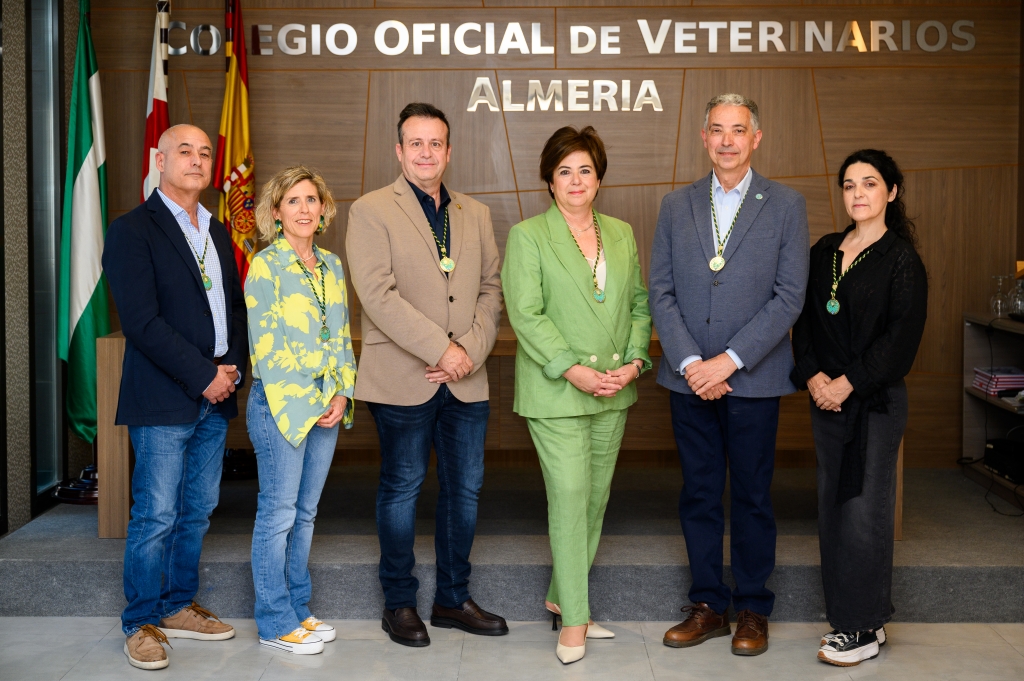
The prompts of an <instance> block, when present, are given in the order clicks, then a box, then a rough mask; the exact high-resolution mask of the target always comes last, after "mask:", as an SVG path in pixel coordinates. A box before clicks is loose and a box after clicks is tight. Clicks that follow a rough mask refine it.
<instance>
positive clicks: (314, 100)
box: [189, 71, 369, 200]
mask: <svg viewBox="0 0 1024 681" xmlns="http://www.w3.org/2000/svg"><path fill="white" fill-rule="evenodd" d="M368 77H369V74H368V73H367V72H365V71H355V72H337V71H335V72H327V73H325V72H317V71H290V72H284V73H282V72H274V73H268V72H259V71H254V72H250V74H249V112H250V113H249V122H250V126H251V139H252V147H253V155H254V156H255V159H256V179H257V183H258V184H260V185H262V183H263V182H265V181H266V179H267V178H269V177H271V176H273V174H274V173H276V172H278V171H280V170H283V169H284V168H286V167H288V166H292V165H296V164H299V163H302V164H305V165H310V166H313V167H315V168H318V169H319V170H320V172H321V173H322V174H323V176H324V180H326V181H327V184H328V186H329V187H330V188H331V192H332V193H333V194H334V196H335V198H337V199H339V200H347V199H357V198H359V196H360V195H361V191H360V188H361V185H362V172H361V167H362V163H363V139H364V136H365V125H366V86H367V78H368ZM223 80H224V77H223V75H221V76H220V81H221V85H220V92H221V93H223V89H224V85H223ZM191 82H192V79H191V78H190V79H189V83H190V84H191ZM217 114H218V121H219V120H220V107H219V105H218V111H217ZM218 125H219V123H218Z"/></svg>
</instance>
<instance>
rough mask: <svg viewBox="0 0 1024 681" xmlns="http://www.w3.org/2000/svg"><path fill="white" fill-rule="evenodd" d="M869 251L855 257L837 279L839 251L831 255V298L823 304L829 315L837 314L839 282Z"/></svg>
mask: <svg viewBox="0 0 1024 681" xmlns="http://www.w3.org/2000/svg"><path fill="white" fill-rule="evenodd" d="M870 252H871V249H870V248H869V249H867V250H865V251H864V252H863V253H861V254H860V255H858V256H857V259H856V260H854V261H853V262H851V263H850V266H849V267H847V268H846V269H845V270H843V273H842V274H840V275H839V276H838V277H837V276H836V261H837V260H838V259H839V251H838V250H837V251H836V252H835V253H833V254H832V297H831V298H830V299H829V300H828V302H826V303H825V309H826V310H828V313H829V314H839V301H838V300H836V291H837V290H838V289H839V282H841V281H842V280H843V277H845V276H846V273H847V272H849V271H850V270H852V269H853V266H854V265H856V264H857V263H859V262H860V261H861V260H863V259H864V258H865V257H866V256H867V254H868V253H870Z"/></svg>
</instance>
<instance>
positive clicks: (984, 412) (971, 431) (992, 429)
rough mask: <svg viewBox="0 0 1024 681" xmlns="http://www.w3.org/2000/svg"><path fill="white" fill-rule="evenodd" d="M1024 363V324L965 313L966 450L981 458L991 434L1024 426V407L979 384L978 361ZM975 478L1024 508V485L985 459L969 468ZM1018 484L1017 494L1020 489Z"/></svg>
mask: <svg viewBox="0 0 1024 681" xmlns="http://www.w3.org/2000/svg"><path fill="white" fill-rule="evenodd" d="M1003 365H1010V366H1017V367H1024V324H1021V323H1019V322H1015V321H1013V320H1011V319H1006V318H1001V317H993V316H992V315H982V314H965V315H964V375H963V379H964V411H963V418H964V420H963V456H964V458H967V459H980V458H981V457H982V456H983V455H984V453H985V441H986V439H991V438H997V437H1003V436H1005V435H1006V433H1007V432H1008V431H1009V430H1010V429H1011V428H1013V427H1015V426H1024V409H1020V408H1016V407H1014V406H1013V405H1010V404H1007V403H1006V402H1003V401H1002V400H1001V399H999V398H997V397H990V396H988V395H986V394H985V393H984V392H982V391H980V390H978V389H977V388H974V387H973V386H972V385H971V384H972V383H973V381H974V367H989V366H1003ZM964 472H965V473H966V474H967V477H969V478H971V479H972V480H974V481H975V482H977V483H978V484H979V485H981V486H983V487H985V488H986V489H991V490H992V492H993V493H994V494H997V495H999V496H1000V497H1002V498H1003V499H1006V500H1007V501H1009V502H1010V503H1011V504H1014V505H1015V506H1018V507H1020V508H1022V509H1024V505H1022V502H1021V500H1022V499H1024V485H1014V484H1013V483H1012V482H1010V481H1009V480H1006V479H1005V478H1002V477H1000V476H997V475H994V474H992V473H991V472H990V471H989V470H988V469H987V468H985V466H984V464H982V463H981V462H980V461H978V462H976V463H973V464H970V465H968V466H966V467H965V468H964ZM1015 490H1016V494H1015Z"/></svg>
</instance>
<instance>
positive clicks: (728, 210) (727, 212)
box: [679, 168, 754, 376]
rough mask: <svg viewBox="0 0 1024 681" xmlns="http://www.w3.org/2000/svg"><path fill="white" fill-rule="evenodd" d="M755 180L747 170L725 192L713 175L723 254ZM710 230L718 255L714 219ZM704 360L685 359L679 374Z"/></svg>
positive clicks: (735, 359)
mask: <svg viewBox="0 0 1024 681" xmlns="http://www.w3.org/2000/svg"><path fill="white" fill-rule="evenodd" d="M753 179H754V171H753V170H752V169H751V168H747V174H746V175H744V176H743V179H742V180H740V183H739V184H738V185H736V186H735V187H733V188H732V189H730V190H729V191H725V187H723V186H722V183H721V182H719V181H718V175H717V174H716V173H715V172H712V173H711V187H712V189H711V193H712V196H714V201H715V213H716V214H717V215H718V232H719V235H720V236H721V237H722V238H723V239H725V242H724V243H723V244H722V252H723V253H724V252H725V246H726V244H728V243H729V238H730V237H731V236H732V232H731V231H730V229H729V228H730V227H731V226H732V221H733V219H735V217H736V212H737V211H738V210H739V209H740V206H741V205H742V204H743V199H744V198H746V196H747V190H748V189H750V182H751V181H752V180H753ZM708 229H710V230H711V243H713V244H714V245H715V253H716V254H717V253H718V237H717V236H716V235H715V222H714V218H713V217H712V219H711V224H710V225H708ZM725 352H726V354H727V355H729V357H731V358H732V361H733V362H735V363H736V368H737V369H742V368H743V360H741V359H740V357H739V355H737V354H736V353H735V352H733V349H732V348H726V349H725ZM699 359H702V357H701V356H700V355H690V356H689V357H686V358H685V359H683V361H682V362H680V363H679V373H680V374H682V375H684V376H685V375H686V367H687V365H689V364H692V363H693V362H696V361H697V360H699Z"/></svg>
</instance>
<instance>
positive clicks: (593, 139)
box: [540, 125, 608, 198]
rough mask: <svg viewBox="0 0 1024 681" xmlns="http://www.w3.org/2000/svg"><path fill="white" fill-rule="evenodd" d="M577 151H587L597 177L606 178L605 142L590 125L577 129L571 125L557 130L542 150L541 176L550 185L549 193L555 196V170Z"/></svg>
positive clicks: (606, 158) (606, 157)
mask: <svg viewBox="0 0 1024 681" xmlns="http://www.w3.org/2000/svg"><path fill="white" fill-rule="evenodd" d="M577 151H585V152H586V153H588V154H589V155H590V160H591V161H592V162H593V163H594V172H595V173H597V179H598V180H603V179H604V172H605V171H606V170H607V169H608V156H607V154H605V152H604V142H602V141H601V138H600V137H599V136H598V134H597V130H594V127H593V126H592V125H588V126H587V127H585V128H583V129H582V130H577V129H576V128H574V127H572V126H571V125H567V126H565V127H564V128H559V129H558V130H555V134H553V135H552V136H551V137H549V138H548V141H547V142H545V143H544V150H543V151H542V152H540V178H541V179H542V180H544V183H545V184H546V185H547V187H548V194H551V198H555V195H554V193H553V192H552V191H551V183H552V182H553V181H554V179H555V170H556V169H557V168H558V164H560V163H561V162H562V161H563V160H565V157H566V156H568V155H569V154H572V153H574V152H577Z"/></svg>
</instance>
